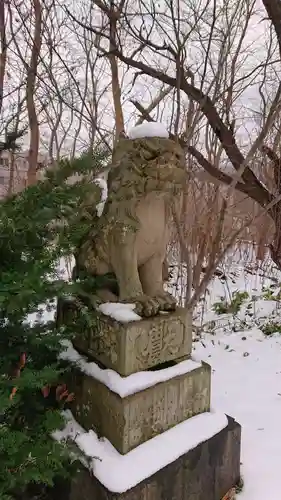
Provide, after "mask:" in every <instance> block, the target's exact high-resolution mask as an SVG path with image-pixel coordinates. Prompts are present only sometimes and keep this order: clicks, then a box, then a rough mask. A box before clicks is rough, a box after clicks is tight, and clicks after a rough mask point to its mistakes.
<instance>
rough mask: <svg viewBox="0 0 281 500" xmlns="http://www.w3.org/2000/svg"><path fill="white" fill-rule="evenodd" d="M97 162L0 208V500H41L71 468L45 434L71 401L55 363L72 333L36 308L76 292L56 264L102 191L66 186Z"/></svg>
mask: <svg viewBox="0 0 281 500" xmlns="http://www.w3.org/2000/svg"><path fill="white" fill-rule="evenodd" d="M103 162H104V155H103V153H100V152H96V153H95V154H94V155H93V154H90V155H89V154H85V155H82V156H81V157H80V158H76V159H74V160H73V161H72V162H69V161H62V162H60V163H59V164H58V165H57V167H56V168H55V169H53V170H52V171H49V172H48V173H47V174H46V178H45V179H44V180H43V181H40V182H38V184H36V185H34V186H31V187H29V188H27V189H26V190H24V191H23V192H22V193H20V194H18V195H15V196H12V197H9V198H7V199H6V200H4V201H3V202H1V205H0V235H1V237H0V256H1V258H0V464H1V466H0V498H1V500H19V499H20V500H27V499H28V500H31V499H32V498H36V499H39V498H40V499H41V498H42V499H43V498H46V496H45V495H46V492H47V490H48V488H52V487H53V485H54V483H55V481H56V480H57V478H60V477H63V476H64V475H65V474H66V473H68V472H69V471H71V470H72V469H71V468H72V466H73V464H71V461H70V458H69V453H68V450H67V448H66V447H65V446H63V445H61V444H59V443H57V442H55V441H54V440H53V438H52V437H51V435H52V432H53V431H54V430H56V429H58V428H61V427H62V426H63V424H64V422H63V419H62V416H61V409H62V408H63V407H65V405H67V403H68V402H70V401H71V399H72V397H73V395H72V394H69V393H68V390H67V387H66V386H65V384H64V380H65V372H66V371H67V369H68V367H67V366H64V365H63V363H62V362H61V361H59V360H58V355H59V352H60V350H61V349H62V347H61V340H62V339H65V338H70V337H71V335H75V333H76V332H75V330H74V329H73V328H72V330H71V331H68V329H67V327H66V326H64V327H62V326H58V325H57V324H56V322H55V319H54V320H51V321H47V322H46V321H44V314H43V309H44V308H43V307H42V304H43V305H44V307H45V308H46V307H47V309H49V310H52V308H53V309H54V308H55V304H56V298H57V297H58V298H63V297H66V296H69V295H72V294H74V295H75V293H78V294H79V286H80V285H79V283H78V282H74V281H72V280H69V281H66V280H63V279H62V278H61V276H60V273H59V271H58V268H57V267H58V266H57V264H58V261H59V259H61V258H62V257H65V256H69V255H71V254H73V251H74V249H75V247H76V245H77V243H78V242H79V241H80V240H81V238H83V237H84V235H85V234H86V233H87V231H88V230H89V224H90V222H91V223H93V219H92V218H89V220H87V217H81V211H80V209H79V207H80V206H81V203H83V200H85V199H86V198H87V197H89V196H90V198H91V200H92V201H91V205H92V209H93V206H95V203H94V201H96V202H99V200H100V187H99V186H97V185H96V184H95V183H91V182H85V181H84V180H82V181H79V182H77V183H75V184H72V185H68V184H67V183H66V182H65V181H66V180H67V178H68V177H70V176H71V175H73V174H74V173H75V172H76V173H78V174H90V175H94V174H95V173H96V172H97V171H98V170H99V169H100V168H101V167H102V165H103ZM90 219H91V220H90ZM30 315H32V318H33V320H32V321H31V320H30V318H31V316H30ZM34 318H35V319H34ZM76 328H77V329H79V328H81V325H79V322H78V323H77V324H76Z"/></svg>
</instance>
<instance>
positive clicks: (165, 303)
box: [155, 292, 177, 311]
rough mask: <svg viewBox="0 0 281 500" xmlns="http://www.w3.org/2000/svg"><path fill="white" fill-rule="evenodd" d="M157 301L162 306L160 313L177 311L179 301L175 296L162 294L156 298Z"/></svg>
mask: <svg viewBox="0 0 281 500" xmlns="http://www.w3.org/2000/svg"><path fill="white" fill-rule="evenodd" d="M155 300H156V301H157V302H158V304H159V305H160V311H175V309H176V307H177V301H176V299H175V297H173V295H171V294H170V293H168V292H162V293H160V294H159V295H157V296H156V297H155Z"/></svg>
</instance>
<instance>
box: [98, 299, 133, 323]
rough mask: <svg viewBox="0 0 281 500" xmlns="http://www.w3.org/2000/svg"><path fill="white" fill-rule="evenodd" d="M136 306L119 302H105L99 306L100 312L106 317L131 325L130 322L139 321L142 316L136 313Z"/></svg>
mask: <svg viewBox="0 0 281 500" xmlns="http://www.w3.org/2000/svg"><path fill="white" fill-rule="evenodd" d="M135 307H136V305H135V304H122V303H119V302H105V303H104V304H100V305H99V306H98V310H99V311H100V312H101V313H102V314H105V316H110V317H111V318H113V319H115V320H116V321H120V323H129V322H130V321H139V320H141V319H142V318H141V316H139V315H138V314H137V313H135V312H134V309H135Z"/></svg>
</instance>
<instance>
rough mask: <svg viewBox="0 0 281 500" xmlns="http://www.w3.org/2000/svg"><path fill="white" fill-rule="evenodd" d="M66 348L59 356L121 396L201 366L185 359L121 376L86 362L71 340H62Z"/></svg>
mask: <svg viewBox="0 0 281 500" xmlns="http://www.w3.org/2000/svg"><path fill="white" fill-rule="evenodd" d="M63 344H64V345H65V347H66V350H65V351H63V352H62V353H61V354H60V358H61V359H64V360H68V361H70V362H71V363H74V364H75V365H76V366H77V367H78V368H79V370H80V371H81V372H83V373H85V374H86V375H89V376H90V377H93V378H94V379H96V380H98V381H99V382H101V383H102V384H104V385H106V387H108V389H110V390H111V391H112V392H115V393H116V394H118V395H119V396H120V397H121V398H125V397H127V396H130V395H131V394H136V393H137V392H140V391H143V390H145V389H148V388H149V387H153V386H154V385H156V384H159V383H161V382H165V381H167V380H171V379H172V378H174V377H178V376H180V375H183V374H186V373H188V372H191V371H193V370H195V369H197V368H199V367H201V366H202V363H201V362H195V361H193V360H192V359H187V360H185V361H182V362H181V363H178V364H177V365H175V366H171V367H170V368H165V369H163V370H156V371H143V372H137V373H133V374H132V375H129V376H128V377H121V375H119V373H117V372H115V371H114V370H110V369H102V368H100V367H99V366H98V365H97V364H96V363H95V362H94V361H91V362H88V361H87V360H86V359H85V357H83V356H81V354H79V353H78V352H77V351H76V350H75V349H74V347H73V346H72V344H71V342H69V341H64V342H63Z"/></svg>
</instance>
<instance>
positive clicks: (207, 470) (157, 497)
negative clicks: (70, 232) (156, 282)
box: [71, 309, 241, 500]
mask: <svg viewBox="0 0 281 500" xmlns="http://www.w3.org/2000/svg"><path fill="white" fill-rule="evenodd" d="M191 325H192V318H191V315H190V314H189V313H187V312H186V311H185V310H183V309H178V310H177V311H176V312H175V313H172V314H163V315H159V316H158V317H156V318H153V319H144V320H141V321H135V322H131V323H125V324H124V323H123V324H122V323H119V322H117V321H115V320H113V319H110V318H108V317H106V316H103V315H100V316H99V319H98V325H97V328H96V329H95V331H87V332H84V333H83V335H82V336H81V337H79V339H76V340H75V342H74V345H75V348H76V349H77V350H78V351H79V352H80V353H82V354H83V355H85V354H86V355H87V359H88V361H89V362H90V363H92V364H88V363H87V362H86V363H85V362H84V363H82V364H80V372H78V371H77V369H76V370H74V377H73V380H74V382H73V385H74V387H73V390H74V392H75V400H74V404H73V408H72V412H73V414H74V416H75V418H76V420H77V421H78V423H79V424H80V425H82V427H84V428H85V429H86V430H94V431H95V433H96V434H97V436H98V437H100V438H102V437H103V438H107V439H108V441H110V443H111V445H112V446H113V447H114V448H115V450H114V453H113V452H112V453H113V456H115V455H116V454H117V452H119V453H120V454H121V455H123V456H121V457H120V459H121V460H123V459H126V458H127V459H128V460H129V462H130V460H131V458H129V457H131V455H128V456H127V454H128V453H129V454H130V453H131V454H134V453H136V452H137V453H139V451H140V450H141V447H142V446H145V445H146V443H149V441H150V440H152V441H151V443H152V442H153V438H155V439H157V440H160V439H161V440H162V442H163V443H164V442H165V443H166V445H165V446H167V442H168V443H169V442H170V441H169V440H170V438H169V434H168V433H170V432H174V430H175V431H176V432H178V430H180V425H184V426H185V425H187V426H188V427H186V431H185V432H189V431H188V429H189V430H190V432H191V433H193V432H195V434H196V433H197V432H198V426H197V424H196V425H195V423H196V422H198V420H197V421H195V420H193V419H196V418H198V417H196V415H202V416H203V419H205V418H206V416H207V417H208V415H207V413H208V412H209V410H210V385H211V368H210V366H209V365H208V364H206V363H203V362H202V363H200V362H194V361H193V360H192V359H191V358H190V355H191V347H192V327H191ZM112 370H114V372H113V371H112ZM169 370H170V371H169ZM171 370H172V371H171ZM140 372H141V373H140ZM118 374H119V375H118ZM144 378H145V383H142V384H139V383H137V382H139V381H140V380H142V382H143V379H144ZM113 379H114V380H113ZM148 379H149V381H150V382H149V383H147V380H148ZM112 381H114V383H112ZM118 384H119V386H118ZM118 387H119V389H118ZM128 388H129V389H128ZM200 418H201V417H200ZM208 418H209V417H208ZM223 419H224V425H226V422H225V417H224V416H223ZM200 421H201V420H200ZM190 423H191V424H192V425H190ZM193 423H194V425H193ZM200 429H201V428H200ZM200 429H199V430H200ZM221 429H222V427H220V429H219V430H216V432H213V434H210V436H211V437H208V438H206V437H205V438H204V439H205V440H204V439H203V438H202V439H201V442H200V444H199V445H198V446H197V442H199V441H197V442H196V444H195V445H194V446H195V447H193V448H192V449H191V448H190V449H189V448H188V447H187V448H184V449H182V451H181V455H177V457H178V458H176V459H174V457H173V458H172V459H171V460H174V461H173V462H172V463H169V462H168V461H167V462H165V464H167V463H169V465H164V462H163V464H162V465H161V467H162V469H161V470H159V471H158V472H157V473H156V474H152V472H151V471H150V472H149V473H150V474H151V475H150V477H147V476H142V477H146V479H145V480H140V479H139V484H135V486H132V487H130V488H131V489H129V490H127V491H124V490H122V491H123V492H122V493H116V491H121V490H114V491H115V492H114V491H109V490H108V489H107V488H106V487H105V486H104V485H103V484H101V483H100V482H99V481H98V479H97V478H96V477H94V476H93V474H91V473H90V472H89V471H87V470H83V471H82V472H81V473H80V474H79V475H78V476H77V478H75V481H74V482H73V484H72V489H71V500H221V499H222V498H223V496H224V495H225V494H226V493H227V492H228V491H229V490H230V489H231V488H232V487H233V486H234V485H235V484H236V482H237V481H238V480H239V475H240V432H241V429H240V426H239V424H237V423H236V422H235V421H234V420H233V419H231V418H229V419H228V425H227V426H226V427H224V428H223V429H222V430H221ZM203 435H204V434H202V433H201V436H203ZM165 436H166V437H167V436H168V438H167V439H168V441H167V440H166V438H165ZM184 436H186V434H185V435H184ZM86 439H87V442H88V439H89V437H87V436H86ZM95 439H96V438H95ZM158 444H159V441H158ZM162 446H164V445H161V446H160V448H159V449H160V450H161V449H162ZM157 449H158V448H157ZM187 449H189V451H187V452H185V450H187ZM145 453H146V452H145ZM157 453H158V452H157ZM160 453H161V451H160ZM132 456H133V455H132ZM147 458H148V460H149V457H147ZM113 462H114V461H113ZM113 462H111V461H110V460H109V462H108V476H110V473H111V472H110V467H111V466H112V467H113V465H114V464H113ZM122 463H123V462H122ZM155 470H156V469H155ZM93 473H94V474H95V469H93ZM106 475H107V470H106ZM125 475H126V473H125ZM118 477H119V476H118ZM105 484H106V483H105Z"/></svg>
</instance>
